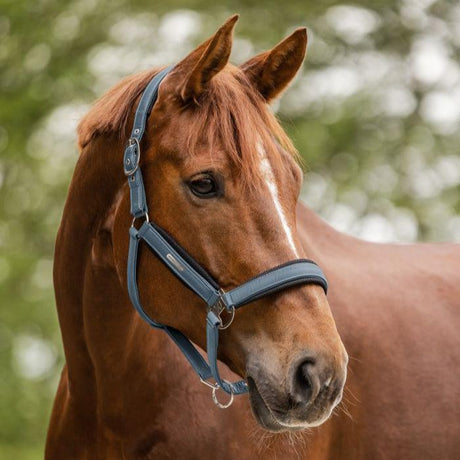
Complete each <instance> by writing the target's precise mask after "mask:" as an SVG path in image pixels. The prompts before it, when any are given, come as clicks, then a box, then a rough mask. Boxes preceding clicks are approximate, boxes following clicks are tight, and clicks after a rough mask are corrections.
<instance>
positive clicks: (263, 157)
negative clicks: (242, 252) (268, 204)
mask: <svg viewBox="0 0 460 460" xmlns="http://www.w3.org/2000/svg"><path fill="white" fill-rule="evenodd" d="M257 152H258V153H259V157H260V163H259V169H260V172H261V173H262V175H263V177H264V178H265V181H266V183H267V186H268V190H269V191H270V195H271V197H272V200H273V204H274V206H275V209H276V212H277V213H278V217H279V219H280V222H281V225H282V227H283V229H284V233H286V238H287V241H288V243H289V246H291V248H292V251H293V252H294V255H295V256H296V257H299V254H298V252H297V248H296V246H295V244H294V239H293V238H292V231H291V228H290V227H289V225H288V222H287V219H286V216H285V215H284V210H283V208H282V206H281V203H280V200H279V193H278V186H277V185H276V180H275V175H274V174H273V169H272V165H271V164H270V161H269V159H268V158H267V154H266V152H265V150H264V148H263V146H262V145H261V144H260V142H259V143H258V144H257Z"/></svg>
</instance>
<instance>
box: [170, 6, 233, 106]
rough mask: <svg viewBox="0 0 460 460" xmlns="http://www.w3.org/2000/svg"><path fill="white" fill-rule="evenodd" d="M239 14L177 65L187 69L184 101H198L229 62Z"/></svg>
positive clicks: (228, 20)
mask: <svg viewBox="0 0 460 460" xmlns="http://www.w3.org/2000/svg"><path fill="white" fill-rule="evenodd" d="M238 18H239V15H238V14H235V15H233V16H231V17H230V18H229V19H227V21H225V23H224V24H223V25H222V26H221V27H220V28H219V30H218V31H217V32H216V33H215V34H214V35H213V36H212V37H211V38H209V39H208V40H206V41H205V42H204V43H202V44H201V45H200V46H198V48H196V49H195V50H194V51H192V52H191V53H190V54H189V55H188V56H187V57H186V58H185V59H184V60H182V61H181V62H180V63H179V64H178V66H177V67H181V68H185V69H187V72H188V73H187V76H186V78H185V83H184V85H183V86H182V88H181V90H180V95H181V97H182V99H183V100H184V101H189V100H194V101H195V102H196V101H197V99H198V97H199V96H200V95H201V94H202V93H203V91H204V90H205V89H206V85H207V84H208V83H209V82H210V81H211V79H212V78H213V77H214V75H216V74H217V73H218V72H220V71H221V70H222V69H223V68H224V67H225V65H226V64H227V62H228V59H229V57H230V52H231V51H232V38H233V37H232V35H233V28H234V26H235V23H236V21H238Z"/></svg>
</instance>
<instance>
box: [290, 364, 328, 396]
mask: <svg viewBox="0 0 460 460" xmlns="http://www.w3.org/2000/svg"><path fill="white" fill-rule="evenodd" d="M320 387H321V385H320V381H319V375H318V370H317V365H316V360H315V359H314V358H309V359H306V360H304V361H302V362H301V363H300V365H299V366H298V367H297V368H296V369H295V371H294V375H293V382H292V389H291V397H292V399H293V401H294V402H295V403H297V404H308V403H309V402H310V401H312V400H314V399H315V398H316V396H317V395H318V393H319V390H320Z"/></svg>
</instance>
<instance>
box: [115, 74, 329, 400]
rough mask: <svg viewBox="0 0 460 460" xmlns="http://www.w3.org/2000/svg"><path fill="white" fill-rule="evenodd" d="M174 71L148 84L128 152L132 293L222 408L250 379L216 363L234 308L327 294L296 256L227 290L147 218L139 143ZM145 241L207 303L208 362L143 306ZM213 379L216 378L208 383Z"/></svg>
mask: <svg viewBox="0 0 460 460" xmlns="http://www.w3.org/2000/svg"><path fill="white" fill-rule="evenodd" d="M171 70H172V67H168V68H166V69H164V70H162V71H161V72H159V73H158V74H157V75H155V76H154V77H153V78H152V80H151V81H150V83H149V84H148V85H147V87H146V89H145V90H144V93H143V95H142V98H141V100H140V102H139V106H138V108H137V110H136V115H135V118H134V125H133V129H132V132H131V137H130V139H129V141H128V145H127V146H126V149H125V153H124V159H123V161H124V172H125V175H126V176H127V177H128V184H129V188H130V197H131V214H132V215H133V217H134V219H133V225H131V228H130V229H129V240H130V241H129V253H128V293H129V297H130V299H131V302H132V304H133V306H134V308H135V309H136V310H137V312H138V313H139V315H140V316H141V318H142V319H143V320H144V321H146V322H147V323H148V324H149V325H150V326H152V327H155V328H159V329H163V330H164V331H165V332H166V333H167V334H168V335H169V336H170V337H171V339H172V340H173V341H174V342H175V343H176V345H177V346H178V347H179V348H180V350H181V351H182V353H183V354H184V356H185V357H186V358H187V360H188V361H189V362H190V364H191V365H192V367H193V369H194V370H195V372H196V373H197V374H198V376H199V377H200V380H201V382H203V383H204V384H205V385H207V386H209V387H211V388H212V391H213V393H212V396H213V401H214V402H215V403H216V405H218V406H219V407H221V408H226V407H229V406H230V405H231V403H232V401H233V395H238V394H242V393H246V392H247V391H248V386H247V383H246V382H245V381H244V380H240V381H238V382H233V383H231V382H228V381H226V380H223V379H221V377H220V375H219V370H218V367H217V347H218V344H219V329H226V328H227V327H228V326H230V324H231V322H232V321H233V317H234V315H235V310H236V309H238V308H239V307H241V306H243V305H246V304H248V303H250V302H253V301H254V300H257V299H260V298H261V297H265V296H267V295H269V294H272V293H275V292H277V291H280V290H282V289H286V288H288V287H290V286H294V285H298V284H305V283H313V284H319V285H320V286H322V288H323V289H324V291H325V292H326V293H327V280H326V278H325V276H324V274H323V272H322V270H321V268H320V267H318V265H316V264H315V263H314V262H312V261H311V260H305V259H297V260H292V261H290V262H288V263H285V264H283V265H280V266H278V267H274V268H272V269H270V270H268V271H266V272H264V273H262V274H260V275H258V276H256V277H255V278H253V279H251V280H249V281H247V282H245V283H243V284H241V285H240V286H238V287H236V288H234V289H232V290H231V291H228V292H225V291H224V290H223V289H221V288H220V287H219V285H218V284H217V282H216V281H215V280H214V279H213V278H212V277H211V275H209V273H208V272H207V271H206V270H205V269H204V268H203V267H202V266H201V265H200V264H198V262H196V261H195V260H194V259H193V258H192V257H191V256H190V255H189V254H188V253H187V252H186V251H185V249H184V248H182V246H180V245H179V244H178V243H177V242H176V241H175V240H174V239H173V238H172V237H171V236H170V235H169V234H168V233H166V232H165V231H164V230H163V229H162V228H161V227H159V226H157V225H156V224H154V223H153V222H150V221H149V218H148V207H147V200H146V195H145V188H144V183H143V180H142V173H141V170H140V167H139V160H140V153H141V152H140V144H141V140H142V136H143V134H144V131H145V127H146V123H147V119H148V117H149V115H150V112H151V111H152V107H153V105H154V104H155V101H156V99H157V97H158V88H159V86H160V83H161V82H162V80H163V79H164V78H165V77H166V75H168V73H169V72H170V71H171ZM140 217H144V218H145V221H144V222H143V224H142V225H141V227H140V228H139V229H137V228H135V227H134V221H135V220H136V219H137V218H140ZM141 240H143V241H144V242H145V243H147V246H148V247H149V249H150V250H151V251H152V252H153V253H154V254H155V255H156V256H157V257H158V258H159V259H160V260H161V261H162V262H163V263H164V264H165V265H166V267H168V268H169V270H171V272H172V273H173V274H174V275H175V276H176V277H177V278H178V279H179V280H180V281H181V282H182V283H183V284H185V286H187V287H188V288H189V289H190V290H192V291H193V292H194V293H195V294H196V295H198V296H199V297H200V298H201V299H203V300H204V302H205V303H206V304H207V310H208V313H207V321H206V342H207V343H206V345H207V354H208V362H206V361H205V359H204V358H203V357H202V356H201V354H200V353H199V352H198V350H197V349H196V348H195V346H194V345H193V344H192V343H191V342H190V340H189V339H188V338H187V337H185V335H184V334H182V333H181V332H180V331H178V330H177V329H174V328H173V327H171V326H167V325H165V324H160V323H157V322H156V321H154V320H153V319H152V318H150V316H149V315H148V314H147V313H146V312H145V311H144V309H143V308H142V305H141V302H140V298H139V290H138V287H137V255H138V251H139V243H140V241H141ZM224 310H226V311H227V312H229V313H230V315H231V316H230V320H229V321H228V323H227V324H223V321H222V319H221V314H222V312H223V311H224ZM211 378H213V379H214V381H215V383H212V382H209V379H211ZM218 389H222V390H223V391H225V392H226V393H228V394H229V395H230V400H229V402H228V403H227V404H221V403H220V402H219V401H218V400H217V397H216V391H217V390H218Z"/></svg>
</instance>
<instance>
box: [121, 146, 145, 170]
mask: <svg viewBox="0 0 460 460" xmlns="http://www.w3.org/2000/svg"><path fill="white" fill-rule="evenodd" d="M134 144H136V145H137V162H136V166H135V168H134V169H133V170H130V171H128V170H127V169H126V165H125V163H124V161H123V170H124V173H125V176H128V177H130V176H132V175H133V174H134V173H135V172H136V171H137V169H138V168H139V162H140V160H141V145H140V144H139V139H136V138H135V137H130V138H129V140H128V145H127V146H126V148H128V147H130V146H131V145H134ZM127 161H128V162H129V161H130V159H129V158H128V159H127Z"/></svg>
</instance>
